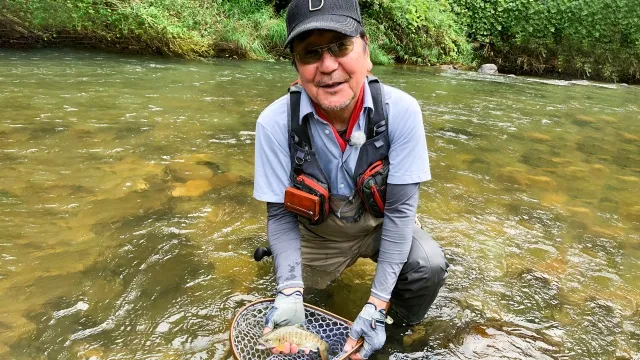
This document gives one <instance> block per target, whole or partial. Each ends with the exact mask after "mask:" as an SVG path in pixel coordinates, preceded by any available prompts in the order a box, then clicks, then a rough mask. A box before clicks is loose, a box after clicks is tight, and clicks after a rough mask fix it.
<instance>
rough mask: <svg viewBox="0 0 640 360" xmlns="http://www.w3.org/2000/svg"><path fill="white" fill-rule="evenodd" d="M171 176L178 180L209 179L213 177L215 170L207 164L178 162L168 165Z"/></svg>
mask: <svg viewBox="0 0 640 360" xmlns="http://www.w3.org/2000/svg"><path fill="white" fill-rule="evenodd" d="M167 170H168V171H169V174H171V177H172V178H173V179H174V180H175V181H178V182H187V181H190V180H208V179H211V178H212V177H213V171H211V169H209V168H208V167H207V166H204V165H198V164H195V163H190V162H189V163H187V162H176V163H171V164H169V165H167Z"/></svg>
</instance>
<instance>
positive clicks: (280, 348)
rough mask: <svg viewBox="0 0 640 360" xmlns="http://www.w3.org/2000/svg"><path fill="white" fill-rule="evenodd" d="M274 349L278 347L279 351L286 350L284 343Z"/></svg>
mask: <svg viewBox="0 0 640 360" xmlns="http://www.w3.org/2000/svg"><path fill="white" fill-rule="evenodd" d="M274 349H276V350H278V351H284V344H280V345H278V346H276V347H275V348H274Z"/></svg>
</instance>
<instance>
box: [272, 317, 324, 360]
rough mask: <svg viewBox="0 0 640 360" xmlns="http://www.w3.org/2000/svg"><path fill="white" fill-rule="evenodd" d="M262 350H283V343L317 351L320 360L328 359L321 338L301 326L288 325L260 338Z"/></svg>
mask: <svg viewBox="0 0 640 360" xmlns="http://www.w3.org/2000/svg"><path fill="white" fill-rule="evenodd" d="M259 341H260V344H262V347H263V348H267V349H273V348H276V349H278V350H280V351H282V350H283V346H284V343H286V342H288V343H291V344H296V345H298V348H300V349H310V350H311V351H319V352H320V358H321V359H322V360H328V359H329V345H328V344H327V343H326V342H325V341H324V340H322V338H321V337H320V336H318V335H316V334H314V333H312V332H310V331H308V330H306V329H305V328H304V326H302V325H299V324H298V325H289V326H283V327H280V328H277V329H275V330H271V331H269V332H268V333H266V334H264V335H262V337H260V340H259Z"/></svg>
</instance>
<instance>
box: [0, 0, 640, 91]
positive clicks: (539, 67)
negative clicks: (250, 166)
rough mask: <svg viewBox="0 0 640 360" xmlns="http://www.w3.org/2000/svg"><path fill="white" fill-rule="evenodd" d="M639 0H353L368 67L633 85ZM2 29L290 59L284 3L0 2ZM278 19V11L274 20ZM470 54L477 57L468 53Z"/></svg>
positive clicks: (161, 49)
mask: <svg viewBox="0 0 640 360" xmlns="http://www.w3.org/2000/svg"><path fill="white" fill-rule="evenodd" d="M637 1H638V0H588V1H586V0H548V1H536V0H360V5H361V9H362V11H363V18H364V19H365V24H364V25H365V28H366V30H367V33H368V34H369V37H370V40H371V42H370V51H371V59H372V61H373V62H374V63H375V64H392V63H394V62H402V63H414V64H442V63H449V64H451V63H454V64H460V65H466V66H473V65H475V64H476V62H477V61H478V59H482V60H483V61H491V62H495V63H497V64H498V65H499V66H500V69H501V70H502V71H503V72H505V71H506V72H515V73H541V74H544V73H561V74H570V75H579V76H583V77H589V78H596V79H606V80H611V81H629V82H632V81H633V82H637V81H639V80H640V6H638V3H637ZM0 3H1V4H2V6H3V8H2V9H0V27H4V28H7V27H9V28H11V27H14V28H15V30H16V31H14V34H24V33H25V29H26V30H28V33H29V38H30V39H31V40H33V39H36V38H37V39H39V40H38V41H40V42H44V43H46V42H48V41H63V40H64V39H66V40H64V41H73V39H74V38H75V39H78V40H79V42H81V43H82V44H84V45H87V46H98V47H104V48H118V49H123V50H126V51H133V52H150V53H157V54H166V55H173V56H183V57H196V56H236V57H242V58H254V59H274V58H288V54H287V53H286V51H285V50H284V49H283V48H282V44H283V43H284V40H285V38H286V27H285V24H284V14H283V13H282V9H283V8H284V6H286V3H287V1H284V0H0ZM274 9H275V10H274ZM276 12H277V13H276ZM474 48H475V51H474Z"/></svg>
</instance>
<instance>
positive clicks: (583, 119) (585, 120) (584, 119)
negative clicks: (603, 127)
mask: <svg viewBox="0 0 640 360" xmlns="http://www.w3.org/2000/svg"><path fill="white" fill-rule="evenodd" d="M574 123H575V124H576V125H590V124H595V123H596V119H594V118H592V117H590V116H587V115H583V114H579V115H576V119H575V121H574Z"/></svg>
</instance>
